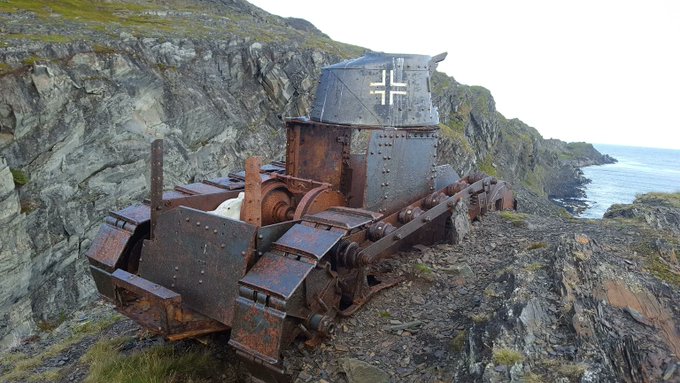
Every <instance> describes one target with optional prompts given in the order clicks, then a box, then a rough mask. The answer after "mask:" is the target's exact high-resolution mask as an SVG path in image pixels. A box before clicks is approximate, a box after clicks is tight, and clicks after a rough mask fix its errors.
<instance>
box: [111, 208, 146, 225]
mask: <svg viewBox="0 0 680 383" xmlns="http://www.w3.org/2000/svg"><path fill="white" fill-rule="evenodd" d="M111 215H112V216H114V217H116V218H118V219H120V220H123V221H126V222H130V223H131V224H133V225H137V226H139V225H140V224H142V223H144V222H146V221H148V220H149V219H150V218H151V210H150V209H149V206H147V205H142V204H137V205H132V206H128V207H126V208H125V209H123V210H118V211H113V212H111Z"/></svg>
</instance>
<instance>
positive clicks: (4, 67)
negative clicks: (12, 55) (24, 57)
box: [0, 63, 14, 76]
mask: <svg viewBox="0 0 680 383" xmlns="http://www.w3.org/2000/svg"><path fill="white" fill-rule="evenodd" d="M13 71H14V68H12V66H11V65H9V64H7V63H0V76H4V75H6V74H8V73H12V72H13Z"/></svg>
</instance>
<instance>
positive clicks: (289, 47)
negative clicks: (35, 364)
mask: <svg viewBox="0 0 680 383" xmlns="http://www.w3.org/2000/svg"><path fill="white" fill-rule="evenodd" d="M71 3H73V4H76V3H79V2H78V1H75V2H70V3H69V4H71ZM73 4H71V6H72V5H73ZM88 4H89V3H87V2H84V3H83V4H81V6H82V7H81V8H79V7H75V8H73V7H71V8H64V5H63V4H62V3H61V2H55V3H52V4H50V6H40V5H35V4H33V2H30V1H28V2H23V3H20V4H18V3H14V2H7V3H2V2H0V21H1V22H2V23H1V24H2V27H1V28H0V35H1V36H2V37H3V42H4V43H0V89H2V92H1V93H0V158H2V166H1V167H0V169H2V170H1V171H0V185H1V186H0V207H2V208H3V209H2V210H0V223H2V230H1V231H0V285H1V286H2V290H1V292H0V339H2V340H1V341H0V346H7V345H10V344H12V343H14V342H15V341H16V340H17V339H19V338H21V337H23V336H26V335H28V334H29V333H30V332H31V331H32V330H34V329H35V328H36V326H42V325H46V324H50V325H51V324H54V323H56V322H58V321H59V320H60V318H61V317H63V316H64V314H65V313H68V312H70V311H71V310H72V309H73V308H74V307H77V306H79V305H81V304H82V303H83V302H87V301H88V300H90V299H92V298H93V294H94V291H95V290H94V288H93V286H92V282H91V280H90V278H89V275H88V272H87V270H86V265H85V261H84V259H83V257H82V254H83V253H84V252H85V251H86V250H87V248H88V246H89V244H90V241H91V239H92V237H93V236H94V234H95V232H96V228H97V226H98V225H99V223H100V222H101V220H102V218H103V217H104V216H105V215H106V214H107V212H108V211H110V210H116V209H119V208H122V207H124V206H126V205H128V204H130V203H132V202H133V201H139V200H141V199H143V198H144V197H145V196H146V195H147V193H148V186H149V181H148V176H147V167H148V166H147V162H148V160H147V159H148V152H149V143H150V141H151V140H152V139H154V138H157V137H164V138H165V140H166V144H165V145H166V157H165V161H166V182H167V185H166V186H170V185H172V184H182V183H187V182H191V181H193V180H196V179H205V178H210V177H216V176H223V175H226V173H227V172H229V171H231V170H234V169H238V168H240V167H241V164H242V162H243V160H244V159H245V158H246V157H248V156H250V155H253V154H258V155H263V156H264V157H266V158H267V159H275V158H277V157H279V156H280V155H281V154H282V153H283V150H284V143H285V141H284V132H283V130H282V119H283V118H284V117H287V116H297V115H304V114H306V113H307V112H308V110H309V105H310V101H311V98H312V96H313V94H314V91H315V86H316V79H317V78H318V74H319V70H320V68H321V67H322V66H324V65H327V64H330V63H334V62H337V61H339V60H341V59H344V58H349V57H356V56H359V55H360V54H361V53H362V52H363V49H361V48H358V47H354V46H349V45H345V44H341V43H337V42H334V41H332V40H330V39H328V37H327V36H325V35H323V34H322V33H320V32H319V31H318V30H316V28H314V27H313V26H312V25H311V24H309V23H307V22H304V21H302V20H298V19H283V18H279V17H276V16H272V15H269V14H267V13H266V12H264V11H262V10H259V9H258V8H256V7H253V6H251V5H249V4H248V3H246V2H244V1H241V0H233V1H206V2H200V3H198V2H196V3H193V2H188V3H187V2H174V1H164V2H153V1H149V2H124V1H121V2H103V3H99V4H98V5H97V6H95V7H91V6H90V5H88ZM76 5H77V4H76ZM22 7H23V8H22ZM112 36H114V37H112ZM454 59H455V58H454ZM433 86H434V92H435V94H436V101H437V103H438V104H439V107H440V114H441V116H442V117H443V125H442V128H443V129H444V133H445V136H446V137H447V138H446V140H445V142H443V143H442V145H441V148H442V152H441V156H440V159H441V161H442V162H450V163H452V164H454V166H455V167H456V170H457V171H458V172H459V173H461V174H465V173H468V172H470V171H472V170H482V171H486V172H487V173H490V174H494V175H498V176H500V177H504V178H506V179H509V180H512V181H514V182H516V183H517V185H518V189H520V190H519V198H520V206H524V207H528V208H530V209H532V211H539V210H540V211H554V210H555V208H554V207H553V206H552V205H551V204H550V203H548V202H547V200H544V199H543V200H541V199H536V198H534V196H545V195H548V194H550V193H551V190H553V189H555V188H556V187H554V186H550V185H551V184H550V182H551V181H550V180H551V178H550V175H551V174H555V173H554V172H553V170H554V169H561V168H562V167H564V166H569V165H565V163H566V162H565V160H564V159H561V158H560V155H561V153H568V152H569V151H568V150H566V149H563V148H561V149H559V150H558V151H557V152H556V151H555V150H554V148H552V147H554V146H555V145H552V146H551V145H546V143H545V140H543V139H542V138H541V137H540V135H539V134H538V133H537V132H536V131H535V130H534V129H532V128H530V127H528V126H526V125H524V124H523V123H521V121H519V120H506V119H504V118H503V117H502V116H501V115H500V114H499V113H498V112H497V111H496V110H495V105H494V102H493V98H492V97H491V95H490V93H489V92H488V91H487V90H486V89H483V88H481V87H468V86H465V85H461V84H458V83H457V82H456V81H455V80H454V79H453V78H451V77H447V76H445V75H443V74H438V75H437V79H436V81H435V82H434V85H433ZM518 154H519V155H518ZM595 161H598V160H597V159H595ZM8 168H11V169H12V170H14V172H15V175H16V176H17V177H20V178H23V182H18V183H17V185H15V183H14V178H15V176H11V177H10V175H11V172H9V169H8ZM8 174H9V175H8ZM20 183H23V185H19V184H20ZM541 201H545V202H541Z"/></svg>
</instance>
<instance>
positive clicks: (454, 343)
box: [451, 330, 467, 352]
mask: <svg viewBox="0 0 680 383" xmlns="http://www.w3.org/2000/svg"><path fill="white" fill-rule="evenodd" d="M466 341H467V332H466V331H465V330H463V331H459V332H458V334H456V336H455V337H454V338H453V339H451V351H453V352H462V351H463V350H464V349H465V342H466Z"/></svg>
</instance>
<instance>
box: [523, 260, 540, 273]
mask: <svg viewBox="0 0 680 383" xmlns="http://www.w3.org/2000/svg"><path fill="white" fill-rule="evenodd" d="M542 268H543V264H542V263H540V262H534V263H531V264H529V265H528V266H527V267H525V270H526V271H529V272H534V271H538V270H540V269H542Z"/></svg>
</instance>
